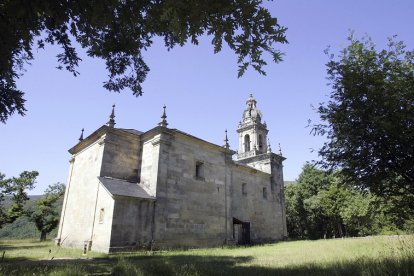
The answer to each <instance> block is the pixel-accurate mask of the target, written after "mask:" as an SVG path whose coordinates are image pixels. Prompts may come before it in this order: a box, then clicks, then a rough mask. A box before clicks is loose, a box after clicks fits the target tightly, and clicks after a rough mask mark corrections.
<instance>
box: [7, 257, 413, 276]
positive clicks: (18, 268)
mask: <svg viewBox="0 0 414 276" xmlns="http://www.w3.org/2000/svg"><path fill="white" fill-rule="evenodd" d="M252 261H253V258H252V257H229V256H192V255H178V256H119V255H117V256H111V257H109V258H95V259H56V260H52V261H30V260H25V261H18V262H16V261H12V262H6V263H2V264H1V266H0V274H2V275H33V274H36V275H37V274H55V273H56V274H59V275H85V274H88V275H91V274H93V275H180V276H181V275H254V276H258V275H361V274H364V275H414V259H413V258H399V259H381V260H376V259H363V258H361V259H357V260H355V261H346V262H334V263H309V264H299V265H295V266H290V267H271V265H268V266H267V267H263V266H258V265H255V264H252ZM275 261H277V260H275Z"/></svg>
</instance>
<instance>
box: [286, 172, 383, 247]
mask: <svg viewBox="0 0 414 276" xmlns="http://www.w3.org/2000/svg"><path fill="white" fill-rule="evenodd" d="M341 177H342V176H341V174H340V173H339V172H336V173H329V172H327V171H324V170H321V169H318V168H316V167H314V166H312V165H310V164H306V165H305V166H304V168H303V171H302V173H301V174H300V176H299V179H298V181H297V184H293V185H289V186H287V187H286V189H285V200H286V218H287V228H288V233H289V236H290V237H291V238H300V239H307V238H310V239H320V238H326V237H343V236H363V235H369V234H376V233H379V232H380V231H381V230H382V229H383V228H384V227H385V226H389V225H390V224H391V222H390V221H389V220H386V219H385V215H384V208H385V207H384V205H383V203H382V202H381V200H380V199H379V198H377V197H375V196H374V195H372V194H371V193H368V192H361V191H359V190H356V189H354V188H352V187H349V186H344V185H341V183H342V180H341Z"/></svg>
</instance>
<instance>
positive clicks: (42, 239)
mask: <svg viewBox="0 0 414 276" xmlns="http://www.w3.org/2000/svg"><path fill="white" fill-rule="evenodd" d="M46 234H47V232H46V231H40V241H45V240H46Z"/></svg>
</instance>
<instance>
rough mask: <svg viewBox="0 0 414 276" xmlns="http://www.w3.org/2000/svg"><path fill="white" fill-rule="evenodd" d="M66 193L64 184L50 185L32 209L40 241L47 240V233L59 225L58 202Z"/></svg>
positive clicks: (32, 216) (31, 215) (32, 218)
mask: <svg viewBox="0 0 414 276" xmlns="http://www.w3.org/2000/svg"><path fill="white" fill-rule="evenodd" d="M64 193H65V185H64V184H62V183H56V184H52V185H49V187H48V188H47V189H46V191H45V195H44V196H43V197H42V198H40V199H39V200H38V201H37V202H36V206H35V208H34V210H32V211H30V214H29V216H30V219H31V221H33V222H34V223H35V224H36V228H37V229H38V230H39V232H40V241H44V240H46V235H47V234H48V233H50V232H51V231H52V230H53V229H55V228H56V227H57V226H58V224H59V212H58V208H57V206H56V204H57V202H58V200H59V199H60V198H61V197H62V196H63V194H64Z"/></svg>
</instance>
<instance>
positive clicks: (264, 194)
mask: <svg viewBox="0 0 414 276" xmlns="http://www.w3.org/2000/svg"><path fill="white" fill-rule="evenodd" d="M263 198H264V199H267V188H263Z"/></svg>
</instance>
